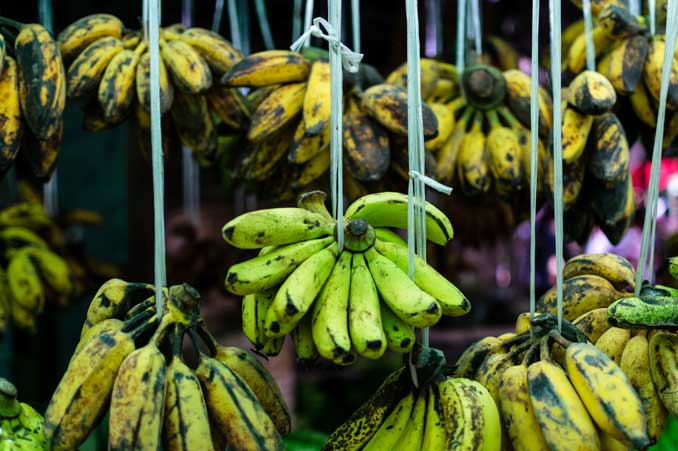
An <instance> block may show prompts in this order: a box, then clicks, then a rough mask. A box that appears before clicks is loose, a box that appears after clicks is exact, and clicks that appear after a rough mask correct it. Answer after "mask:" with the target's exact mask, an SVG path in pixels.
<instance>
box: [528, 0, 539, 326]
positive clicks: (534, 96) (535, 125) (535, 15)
mask: <svg viewBox="0 0 678 451" xmlns="http://www.w3.org/2000/svg"><path fill="white" fill-rule="evenodd" d="M531 64H532V71H531V72H532V73H531V76H532V78H531V80H530V83H531V86H530V334H532V325H531V324H532V320H533V319H534V312H535V306H536V293H535V291H536V280H535V274H536V271H537V264H536V255H537V243H536V241H537V237H536V233H537V227H536V223H537V180H538V179H537V170H538V169H539V165H538V164H537V156H538V154H539V98H538V96H539V0H532V61H531Z"/></svg>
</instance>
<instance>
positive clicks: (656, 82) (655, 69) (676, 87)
mask: <svg viewBox="0 0 678 451" xmlns="http://www.w3.org/2000/svg"><path fill="white" fill-rule="evenodd" d="M665 47H666V38H665V36H664V35H655V36H652V42H651V43H650V49H649V51H648V54H647V59H646V60H645V65H644V66H643V79H644V80H645V87H646V88H647V91H648V92H649V93H650V95H651V96H652V97H653V98H654V99H655V100H656V101H658V100H659V91H660V86H661V74H662V66H663V63H664V48H665ZM666 107H667V108H669V109H671V110H675V109H677V108H678V58H676V56H675V54H674V57H673V63H672V65H671V74H670V76H669V90H668V94H667V96H666Z"/></svg>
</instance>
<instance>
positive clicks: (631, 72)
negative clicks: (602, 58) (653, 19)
mask: <svg viewBox="0 0 678 451" xmlns="http://www.w3.org/2000/svg"><path fill="white" fill-rule="evenodd" d="M649 47H650V46H649V42H648V39H647V37H646V36H642V35H636V36H631V37H628V38H626V40H625V41H623V42H622V44H621V45H619V46H618V47H616V48H615V49H614V50H613V51H612V52H610V53H609V65H608V68H607V74H606V76H607V77H608V79H609V80H610V82H611V83H612V86H614V89H615V90H616V91H617V92H618V93H619V94H626V95H628V94H632V93H633V92H634V91H635V90H636V89H637V87H638V84H639V82H640V81H641V80H642V77H643V71H642V67H643V66H644V65H645V60H646V58H647V54H648V52H649Z"/></svg>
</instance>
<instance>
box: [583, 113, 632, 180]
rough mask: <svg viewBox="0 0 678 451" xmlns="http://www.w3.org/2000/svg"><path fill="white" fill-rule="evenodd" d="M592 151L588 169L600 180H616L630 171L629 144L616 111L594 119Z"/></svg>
mask: <svg viewBox="0 0 678 451" xmlns="http://www.w3.org/2000/svg"><path fill="white" fill-rule="evenodd" d="M591 138H592V143H593V145H592V146H591V147H592V151H591V152H589V162H588V170H589V172H590V173H591V174H593V176H594V177H596V179H598V180H604V181H608V182H614V181H617V180H620V179H622V178H624V177H625V176H626V175H627V174H628V172H629V159H630V152H629V144H628V141H627V140H626V134H625V133H624V128H623V126H622V124H621V122H620V121H619V119H617V116H616V115H615V114H614V113H604V114H601V115H600V116H596V118H595V120H594V121H593V134H592V136H591Z"/></svg>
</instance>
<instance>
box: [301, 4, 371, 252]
mask: <svg viewBox="0 0 678 451" xmlns="http://www.w3.org/2000/svg"><path fill="white" fill-rule="evenodd" d="M328 8H329V10H328V18H329V20H330V23H327V24H323V20H318V18H316V19H314V20H313V26H311V27H310V28H309V30H311V29H313V28H314V27H315V29H314V30H313V31H310V32H309V30H307V31H306V32H304V35H306V38H304V35H302V36H301V38H299V39H300V40H302V39H309V38H310V36H311V34H313V35H315V36H319V37H322V38H323V39H325V40H327V43H328V47H329V51H330V92H331V96H332V108H331V111H332V114H331V117H330V127H332V131H331V135H330V191H331V193H332V214H333V215H334V218H335V219H336V220H337V246H338V247H339V252H341V251H342V250H343V249H344V186H343V182H344V181H343V162H342V156H341V153H342V152H341V151H342V133H343V130H342V117H343V116H342V106H343V102H342V98H343V96H344V93H343V72H342V70H341V68H342V65H344V66H346V65H347V64H348V66H349V67H350V69H347V70H349V72H357V71H358V63H359V62H360V60H361V59H362V55H359V58H358V59H357V61H354V64H351V63H348V61H347V59H346V58H349V57H346V58H345V56H344V55H345V53H344V49H346V46H344V45H343V44H342V43H341V42H340V41H339V36H341V0H329V5H328ZM325 22H327V21H325ZM321 24H323V26H324V27H325V30H327V34H325V33H322V31H321V30H320V25H321ZM297 42H299V41H297ZM302 42H303V41H302ZM349 52H350V50H349ZM351 53H352V52H351Z"/></svg>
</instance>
